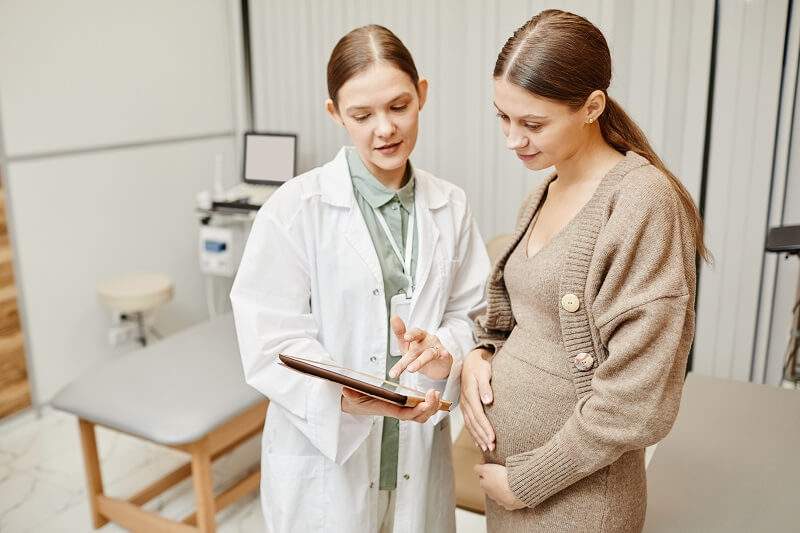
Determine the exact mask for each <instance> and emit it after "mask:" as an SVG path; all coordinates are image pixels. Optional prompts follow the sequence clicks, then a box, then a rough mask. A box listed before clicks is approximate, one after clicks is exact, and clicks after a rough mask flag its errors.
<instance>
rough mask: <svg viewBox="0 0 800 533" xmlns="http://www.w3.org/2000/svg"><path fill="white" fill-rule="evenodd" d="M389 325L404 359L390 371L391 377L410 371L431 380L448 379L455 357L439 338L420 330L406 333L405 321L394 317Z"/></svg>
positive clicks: (411, 330)
mask: <svg viewBox="0 0 800 533" xmlns="http://www.w3.org/2000/svg"><path fill="white" fill-rule="evenodd" d="M389 324H390V325H391V326H392V332H394V334H395V336H396V337H397V345H398V347H399V348H400V352H401V353H402V354H403V357H402V358H401V359H400V360H399V361H398V362H397V363H395V365H394V366H393V367H392V368H391V369H390V370H389V375H390V376H391V377H393V378H396V377H397V376H399V375H400V374H402V373H403V371H404V370H406V369H408V371H409V372H417V371H419V372H420V373H421V374H423V375H425V376H428V377H429V378H431V379H447V377H448V376H449V375H450V368H451V367H452V366H453V356H452V355H451V354H450V352H449V351H448V350H447V348H445V347H444V345H442V341H440V340H439V337H437V336H436V335H432V334H430V333H428V332H427V331H424V330H421V329H419V328H412V329H410V330H408V331H406V325H405V323H404V322H403V319H402V318H400V317H399V316H397V315H394V316H393V317H392V318H391V319H390V320H389Z"/></svg>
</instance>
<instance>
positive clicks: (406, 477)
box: [403, 474, 411, 479]
mask: <svg viewBox="0 0 800 533" xmlns="http://www.w3.org/2000/svg"><path fill="white" fill-rule="evenodd" d="M403 479H411V476H409V475H408V474H403Z"/></svg>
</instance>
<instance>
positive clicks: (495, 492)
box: [473, 464, 525, 511]
mask: <svg viewBox="0 0 800 533" xmlns="http://www.w3.org/2000/svg"><path fill="white" fill-rule="evenodd" d="M473 470H474V472H475V475H476V476H478V478H479V479H480V483H481V488H482V489H483V492H485V493H486V495H487V496H488V497H489V498H491V499H492V500H494V501H495V502H496V503H497V504H498V505H499V506H501V507H502V508H503V509H505V510H506V511H516V510H517V509H522V508H524V507H525V504H524V503H522V502H521V501H520V500H519V498H517V497H516V496H515V495H514V493H513V492H511V487H509V485H508V471H507V470H506V467H504V466H502V465H495V464H480V465H475V466H474V467H473Z"/></svg>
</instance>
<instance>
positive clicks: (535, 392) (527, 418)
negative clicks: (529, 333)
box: [485, 339, 577, 464]
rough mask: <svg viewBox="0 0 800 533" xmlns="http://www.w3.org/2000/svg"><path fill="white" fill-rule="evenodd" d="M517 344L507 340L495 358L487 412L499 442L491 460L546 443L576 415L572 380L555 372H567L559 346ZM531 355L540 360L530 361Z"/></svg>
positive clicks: (489, 454) (500, 461) (501, 460)
mask: <svg viewBox="0 0 800 533" xmlns="http://www.w3.org/2000/svg"><path fill="white" fill-rule="evenodd" d="M509 340H511V339H509ZM519 344H520V343H512V344H511V345H509V344H508V342H507V343H506V344H505V345H504V346H503V348H502V349H501V350H500V351H499V352H498V353H497V355H496V356H495V357H494V359H493V360H492V391H493V393H494V401H493V402H492V404H491V405H488V406H486V416H487V418H488V419H489V421H490V422H491V424H492V427H493V428H494V431H495V436H496V448H495V450H494V451H493V452H487V453H486V454H485V457H486V461H487V462H490V463H498V464H505V461H506V458H507V457H509V456H511V455H516V454H518V453H522V452H527V451H531V450H533V449H535V448H538V447H540V446H542V445H543V444H545V443H546V442H547V441H548V440H549V439H550V438H551V437H552V436H553V435H555V433H556V432H558V430H559V429H561V427H563V425H564V423H565V422H566V421H567V419H568V418H569V417H570V416H571V415H572V411H573V409H574V408H575V403H576V401H577V396H576V394H575V386H574V385H573V383H572V380H571V379H567V378H565V377H564V376H560V375H558V374H557V373H556V369H557V370H560V371H562V372H563V370H562V369H561V368H559V366H558V365H563V364H564V363H562V359H561V357H562V353H563V352H561V350H557V351H556V352H555V353H553V352H552V351H551V350H548V349H547V347H546V346H544V347H530V346H519ZM531 350H535V351H538V353H531ZM520 352H522V353H520ZM548 352H549V353H548ZM533 357H536V358H537V359H538V363H539V364H536V365H534V364H532V363H531V361H532V358H533ZM550 364H552V365H556V366H555V368H554V370H553V371H548V370H546V369H547V368H548V365H550Z"/></svg>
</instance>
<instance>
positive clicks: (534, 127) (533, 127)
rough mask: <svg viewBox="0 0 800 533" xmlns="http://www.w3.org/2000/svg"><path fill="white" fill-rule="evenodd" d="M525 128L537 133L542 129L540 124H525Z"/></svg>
mask: <svg viewBox="0 0 800 533" xmlns="http://www.w3.org/2000/svg"><path fill="white" fill-rule="evenodd" d="M525 127H526V128H528V129H529V130H531V131H539V130H540V129H542V125H541V124H525Z"/></svg>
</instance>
